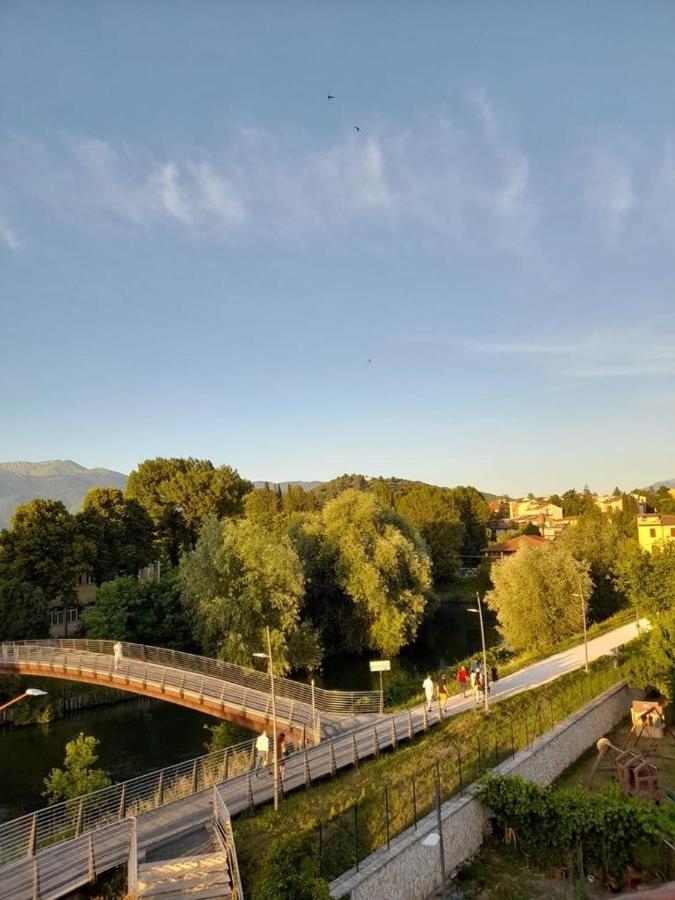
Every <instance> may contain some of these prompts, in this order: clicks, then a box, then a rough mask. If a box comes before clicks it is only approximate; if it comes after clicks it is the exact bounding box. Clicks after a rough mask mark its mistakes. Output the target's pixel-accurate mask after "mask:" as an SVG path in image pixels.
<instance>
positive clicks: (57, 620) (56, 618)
mask: <svg viewBox="0 0 675 900" xmlns="http://www.w3.org/2000/svg"><path fill="white" fill-rule="evenodd" d="M49 623H50V625H63V610H62V609H53V610H52V611H51V612H50V614H49Z"/></svg>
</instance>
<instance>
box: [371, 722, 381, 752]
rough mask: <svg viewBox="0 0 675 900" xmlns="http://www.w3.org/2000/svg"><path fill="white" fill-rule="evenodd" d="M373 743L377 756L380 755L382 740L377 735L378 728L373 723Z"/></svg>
mask: <svg viewBox="0 0 675 900" xmlns="http://www.w3.org/2000/svg"><path fill="white" fill-rule="evenodd" d="M373 743H374V750H375V756H379V755H380V741H379V739H378V737H377V728H376V727H375V725H373Z"/></svg>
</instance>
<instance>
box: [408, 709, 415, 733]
mask: <svg viewBox="0 0 675 900" xmlns="http://www.w3.org/2000/svg"><path fill="white" fill-rule="evenodd" d="M414 737H415V728H414V726H413V720H412V710H411V709H410V708H408V740H409V741H411V740H412V739H413V738H414Z"/></svg>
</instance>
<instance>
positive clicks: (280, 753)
mask: <svg viewBox="0 0 675 900" xmlns="http://www.w3.org/2000/svg"><path fill="white" fill-rule="evenodd" d="M287 755H288V747H287V745H286V735H285V734H284V732H283V731H282V732H281V734H280V735H279V737H278V738H277V759H278V760H279V774H280V775H281V777H282V778H283V777H284V766H285V765H286V756H287Z"/></svg>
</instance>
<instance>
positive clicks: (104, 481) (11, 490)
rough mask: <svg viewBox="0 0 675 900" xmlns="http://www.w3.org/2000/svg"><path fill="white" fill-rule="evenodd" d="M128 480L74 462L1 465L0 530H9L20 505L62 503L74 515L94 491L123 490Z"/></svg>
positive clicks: (103, 470)
mask: <svg viewBox="0 0 675 900" xmlns="http://www.w3.org/2000/svg"><path fill="white" fill-rule="evenodd" d="M126 483H127V476H126V475H123V474H122V473H121V472H113V471H111V470H110V469H85V467H84V466H80V465H78V464H77V463H76V462H73V461H72V459H52V460H48V461H47V462H5V463H0V528H7V526H8V525H9V522H10V519H11V518H12V514H13V513H14V510H15V509H16V507H17V506H19V505H20V504H21V503H28V501H29V500H33V499H35V497H48V498H49V499H50V500H61V502H62V503H64V504H65V505H66V506H67V507H68V509H69V510H70V511H71V512H75V510H77V509H79V507H80V505H81V503H82V500H83V499H84V495H85V494H86V493H87V491H88V490H89V488H92V487H116V488H120V489H121V490H124V486H125V485H126Z"/></svg>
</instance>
